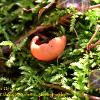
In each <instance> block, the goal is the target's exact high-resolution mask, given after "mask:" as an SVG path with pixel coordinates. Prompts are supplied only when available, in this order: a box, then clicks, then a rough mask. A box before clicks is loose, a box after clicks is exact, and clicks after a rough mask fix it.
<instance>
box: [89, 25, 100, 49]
mask: <svg viewBox="0 0 100 100" xmlns="http://www.w3.org/2000/svg"><path fill="white" fill-rule="evenodd" d="M99 29H100V25H97V26H96V30H95V32H94V34H93V35H92V37H91V39H90V40H89V42H88V43H87V50H88V51H89V50H90V49H91V48H93V47H96V46H97V45H98V44H100V40H98V41H97V42H96V43H95V44H92V42H93V39H94V38H95V37H96V35H97V32H98V31H99Z"/></svg>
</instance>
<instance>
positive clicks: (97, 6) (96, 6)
mask: <svg viewBox="0 0 100 100" xmlns="http://www.w3.org/2000/svg"><path fill="white" fill-rule="evenodd" d="M95 8H100V4H97V5H93V6H90V7H89V9H88V10H91V9H95Z"/></svg>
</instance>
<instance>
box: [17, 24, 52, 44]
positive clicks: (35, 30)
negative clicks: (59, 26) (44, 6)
mask: <svg viewBox="0 0 100 100" xmlns="http://www.w3.org/2000/svg"><path fill="white" fill-rule="evenodd" d="M51 28H54V26H53V25H40V26H38V27H36V28H35V29H31V30H30V31H29V32H27V34H26V35H24V36H21V37H20V38H19V39H18V40H17V41H16V42H15V43H20V41H21V40H23V39H24V38H26V37H29V36H30V35H32V34H37V33H40V32H43V31H45V30H48V29H51Z"/></svg>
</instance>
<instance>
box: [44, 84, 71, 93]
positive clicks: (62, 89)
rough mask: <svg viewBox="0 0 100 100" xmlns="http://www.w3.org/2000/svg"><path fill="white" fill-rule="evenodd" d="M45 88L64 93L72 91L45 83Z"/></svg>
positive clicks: (58, 85)
mask: <svg viewBox="0 0 100 100" xmlns="http://www.w3.org/2000/svg"><path fill="white" fill-rule="evenodd" d="M44 86H46V87H49V88H52V89H57V90H61V91H63V92H70V90H67V89H65V88H63V87H61V85H60V84H53V83H45V84H44Z"/></svg>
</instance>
